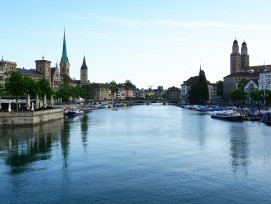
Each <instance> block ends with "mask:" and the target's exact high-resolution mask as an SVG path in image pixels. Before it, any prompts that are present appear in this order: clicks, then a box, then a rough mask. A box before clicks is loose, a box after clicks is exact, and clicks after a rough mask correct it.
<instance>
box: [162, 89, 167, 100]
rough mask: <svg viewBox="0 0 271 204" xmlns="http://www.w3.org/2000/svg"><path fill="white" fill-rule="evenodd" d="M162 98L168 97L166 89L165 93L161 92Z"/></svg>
mask: <svg viewBox="0 0 271 204" xmlns="http://www.w3.org/2000/svg"><path fill="white" fill-rule="evenodd" d="M162 98H164V99H168V91H166V92H165V93H163V94H162Z"/></svg>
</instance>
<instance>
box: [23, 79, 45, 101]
mask: <svg viewBox="0 0 271 204" xmlns="http://www.w3.org/2000/svg"><path fill="white" fill-rule="evenodd" d="M24 79H25V85H26V89H27V94H29V95H30V96H31V97H33V98H34V97H35V96H36V95H37V94H39V95H40V93H41V90H40V87H39V86H38V83H37V82H36V81H35V80H33V79H31V78H30V77H27V76H25V77H24Z"/></svg>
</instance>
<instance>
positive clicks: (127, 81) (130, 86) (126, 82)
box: [124, 79, 136, 89]
mask: <svg viewBox="0 0 271 204" xmlns="http://www.w3.org/2000/svg"><path fill="white" fill-rule="evenodd" d="M124 85H125V86H126V87H127V88H129V89H136V86H135V85H134V84H133V83H132V82H131V80H128V79H127V80H126V81H125V83H124Z"/></svg>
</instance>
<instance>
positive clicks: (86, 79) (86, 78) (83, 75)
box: [80, 56, 88, 85]
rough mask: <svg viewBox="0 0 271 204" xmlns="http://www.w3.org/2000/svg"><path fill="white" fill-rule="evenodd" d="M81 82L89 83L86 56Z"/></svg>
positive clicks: (82, 83)
mask: <svg viewBox="0 0 271 204" xmlns="http://www.w3.org/2000/svg"><path fill="white" fill-rule="evenodd" d="M80 84H81V85H84V84H88V67H87V64H86V58H85V56H84V59H83V64H82V66H81V75H80Z"/></svg>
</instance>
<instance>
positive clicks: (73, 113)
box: [68, 109, 84, 117]
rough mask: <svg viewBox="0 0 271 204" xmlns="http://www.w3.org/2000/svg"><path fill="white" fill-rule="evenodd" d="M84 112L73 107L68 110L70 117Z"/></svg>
mask: <svg viewBox="0 0 271 204" xmlns="http://www.w3.org/2000/svg"><path fill="white" fill-rule="evenodd" d="M83 114H84V111H82V110H80V109H75V110H73V109H71V110H69V111H68V116H69V117H74V116H77V115H83Z"/></svg>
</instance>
